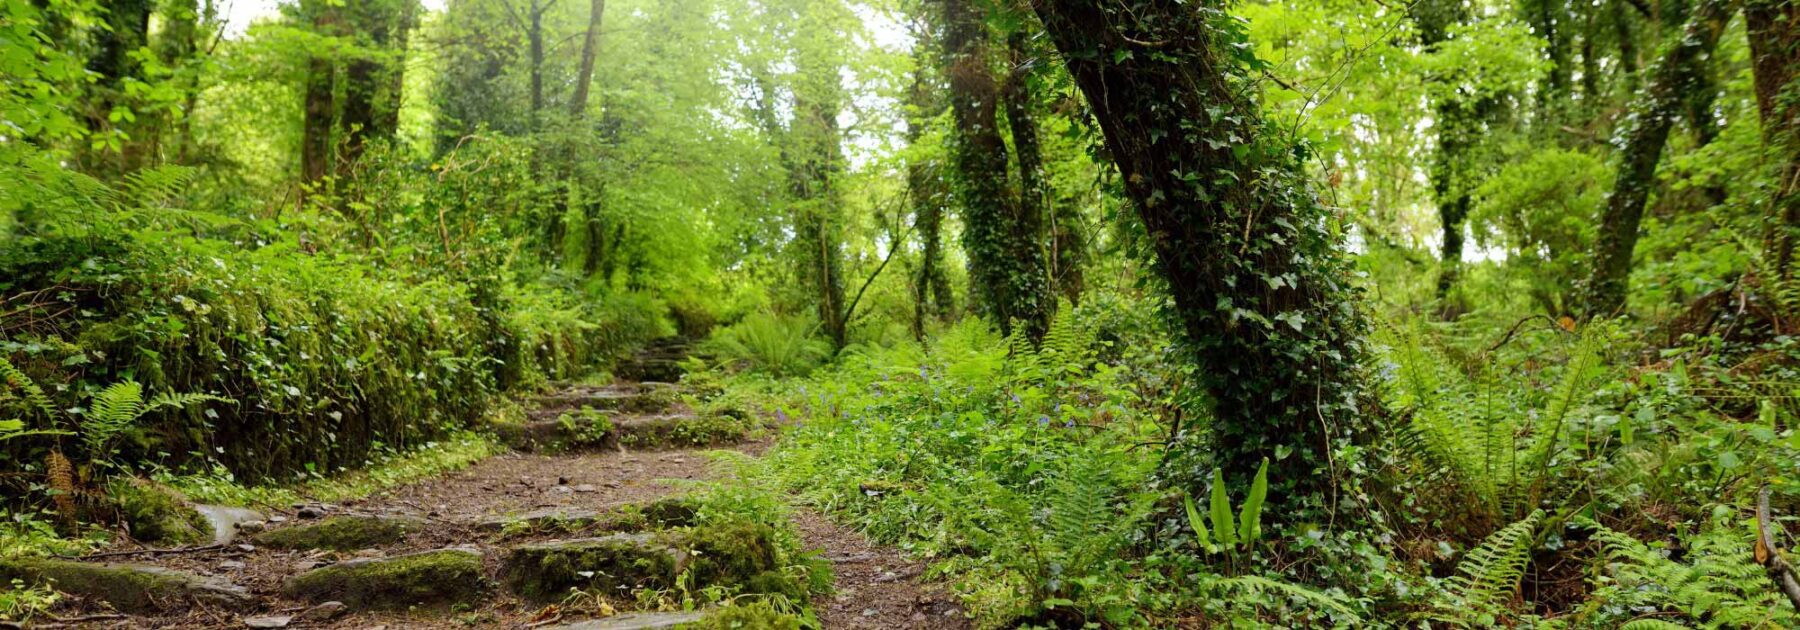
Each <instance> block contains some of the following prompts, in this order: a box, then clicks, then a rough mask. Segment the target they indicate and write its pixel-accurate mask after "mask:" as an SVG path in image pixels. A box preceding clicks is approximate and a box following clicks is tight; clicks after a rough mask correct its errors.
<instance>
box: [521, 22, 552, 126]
mask: <svg viewBox="0 0 1800 630" xmlns="http://www.w3.org/2000/svg"><path fill="white" fill-rule="evenodd" d="M549 9H550V6H549V5H547V4H546V5H543V6H539V4H538V0H531V27H530V28H529V29H526V33H525V38H526V39H527V40H529V42H530V48H531V50H530V54H531V122H532V128H533V129H536V128H537V123H538V113H539V112H541V111H543V109H544V12H545V11H547V10H549Z"/></svg>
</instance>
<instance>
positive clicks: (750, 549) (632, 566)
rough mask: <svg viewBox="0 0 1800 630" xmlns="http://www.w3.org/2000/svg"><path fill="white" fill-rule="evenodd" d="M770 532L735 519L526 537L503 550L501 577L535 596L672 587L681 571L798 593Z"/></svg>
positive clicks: (694, 578) (695, 579) (624, 593)
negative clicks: (636, 530) (685, 525)
mask: <svg viewBox="0 0 1800 630" xmlns="http://www.w3.org/2000/svg"><path fill="white" fill-rule="evenodd" d="M773 536H774V532H773V530H771V529H770V528H768V527H766V526H758V525H751V524H739V525H725V526H711V527H694V528H688V529H676V530H665V531H660V532H655V533H646V534H613V535H610V536H601V537H595V538H578V539H573V540H559V541H551V542H543V543H532V544H526V545H520V546H517V547H514V548H513V549H512V551H511V552H509V553H508V554H507V557H506V559H505V560H504V561H503V563H502V565H501V578H500V581H501V582H502V583H503V584H505V585H506V586H507V588H509V589H511V590H512V592H513V593H514V594H516V595H518V596H520V597H522V598H525V599H528V600H532V601H539V602H549V601H556V600H557V599H559V598H561V597H564V596H566V595H568V593H569V592H570V591H571V590H584V591H598V592H599V593H602V594H606V595H615V596H619V597H625V598H629V597H630V595H631V594H632V593H633V592H635V591H637V590H639V589H645V588H671V587H673V586H674V585H675V580H676V578H677V576H679V575H681V574H682V573H683V572H684V571H685V572H689V576H688V577H689V581H687V582H686V583H685V586H686V587H688V588H695V589H699V588H706V587H708V586H714V585H732V586H738V587H742V588H743V589H744V590H745V591H746V592H751V593H783V594H787V595H790V596H793V597H804V596H805V586H804V585H799V584H796V583H794V582H793V580H792V579H791V578H788V577H787V576H785V575H784V574H782V572H781V571H780V567H779V564H778V563H777V561H776V558H775V541H774V539H773Z"/></svg>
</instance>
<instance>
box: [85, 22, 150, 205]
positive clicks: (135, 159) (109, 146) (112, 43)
mask: <svg viewBox="0 0 1800 630" xmlns="http://www.w3.org/2000/svg"><path fill="white" fill-rule="evenodd" d="M154 5H155V2H153V0H115V1H113V2H108V3H105V5H104V6H105V11H106V12H105V15H104V16H103V18H104V19H105V27H104V28H100V29H95V40H96V41H95V50H94V54H93V56H92V57H91V58H89V59H88V71H89V72H91V73H93V76H94V81H93V84H92V87H91V88H90V89H91V90H92V97H91V98H90V99H89V105H88V111H87V119H88V131H89V132H92V133H95V134H100V135H101V137H108V136H111V134H115V133H116V134H118V135H117V136H111V137H114V138H116V139H118V142H116V143H101V144H100V146H101V148H100V149H99V150H89V151H86V152H84V153H83V155H82V164H83V166H84V167H86V168H87V169H88V170H89V171H95V172H101V171H104V172H110V173H122V172H129V171H132V170H136V169H137V168H140V167H142V166H144V164H145V160H146V157H147V156H146V153H147V150H148V148H147V147H146V146H145V143H144V142H143V141H142V139H141V138H139V137H136V134H137V132H138V129H137V127H138V126H136V125H130V124H127V121H130V120H131V119H132V118H134V115H129V114H127V113H121V112H128V111H129V110H130V109H131V108H132V105H133V102H132V99H131V98H130V96H129V95H128V94H127V90H126V85H127V84H129V83H130V82H132V81H136V80H142V79H143V76H142V74H143V64H142V63H141V62H140V61H139V60H138V58H137V57H136V56H135V53H136V52H137V51H138V49H139V48H142V47H143V46H144V45H146V44H148V43H149V41H150V14H151V13H152V9H153V8H154ZM145 122H146V123H148V122H149V121H145ZM146 126H147V125H146Z"/></svg>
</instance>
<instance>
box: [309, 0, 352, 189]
mask: <svg viewBox="0 0 1800 630" xmlns="http://www.w3.org/2000/svg"><path fill="white" fill-rule="evenodd" d="M300 12H301V16H302V19H304V20H306V21H307V22H308V23H310V24H311V25H312V28H313V30H314V32H316V33H318V34H320V35H324V36H330V37H335V36H338V35H340V34H341V31H342V29H343V15H342V10H341V9H340V8H339V7H337V6H335V5H334V4H333V3H331V2H328V1H327V0H307V1H305V2H302V3H300ZM336 91H337V60H336V59H333V58H332V56H330V55H328V54H325V53H320V52H314V53H313V54H312V55H311V56H310V57H309V58H308V59H307V62H306V84H305V87H304V92H303V96H302V99H303V100H302V106H301V110H302V117H303V120H302V122H301V130H300V181H301V183H302V185H303V186H302V189H301V196H300V199H301V201H302V202H303V203H304V202H305V200H306V198H307V194H308V189H309V188H315V187H317V186H319V185H321V183H322V182H323V181H324V180H325V175H326V174H327V173H328V172H329V169H330V168H331V142H332V140H331V129H332V122H333V120H334V119H335V117H336V115H337V94H336Z"/></svg>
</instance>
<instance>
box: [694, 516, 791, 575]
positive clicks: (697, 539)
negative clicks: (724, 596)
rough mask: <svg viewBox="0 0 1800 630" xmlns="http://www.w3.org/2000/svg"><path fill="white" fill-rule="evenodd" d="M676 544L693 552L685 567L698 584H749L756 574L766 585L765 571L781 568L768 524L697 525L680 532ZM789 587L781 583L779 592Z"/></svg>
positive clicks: (772, 530) (776, 570) (777, 570)
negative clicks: (781, 586) (782, 586)
mask: <svg viewBox="0 0 1800 630" xmlns="http://www.w3.org/2000/svg"><path fill="white" fill-rule="evenodd" d="M679 545H680V546H681V548H682V550H684V551H687V552H688V553H689V554H691V555H692V556H693V560H692V561H691V562H689V564H688V571H689V572H691V573H692V575H693V582H692V584H693V585H695V586H697V587H705V586H714V585H721V586H748V585H751V582H752V581H753V580H758V579H759V578H761V579H762V582H761V583H760V584H761V585H763V586H767V584H766V581H767V576H765V575H764V574H765V573H768V572H771V571H775V572H779V571H780V569H781V567H780V565H779V564H778V563H777V560H776V548H775V531H774V529H773V528H770V527H769V526H767V525H762V524H757V523H731V524H724V525H713V526H707V527H696V528H692V529H689V530H686V531H685V532H684V533H682V535H681V537H680V542H679ZM788 590H789V589H787V588H785V587H784V588H782V589H781V592H787V591H788Z"/></svg>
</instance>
